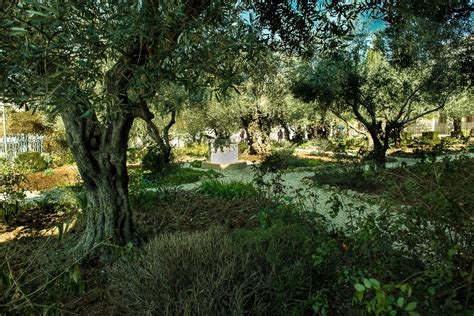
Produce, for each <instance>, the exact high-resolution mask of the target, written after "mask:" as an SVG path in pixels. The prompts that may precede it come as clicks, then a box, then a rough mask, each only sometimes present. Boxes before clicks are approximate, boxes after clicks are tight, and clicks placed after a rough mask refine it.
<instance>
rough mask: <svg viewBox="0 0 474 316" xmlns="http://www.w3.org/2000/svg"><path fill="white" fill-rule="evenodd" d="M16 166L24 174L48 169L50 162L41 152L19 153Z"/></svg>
mask: <svg viewBox="0 0 474 316" xmlns="http://www.w3.org/2000/svg"><path fill="white" fill-rule="evenodd" d="M15 165H16V166H17V168H18V169H19V170H21V171H23V172H39V171H44V170H46V169H47V168H48V162H47V161H46V160H45V159H44V157H43V156H42V155H41V153H39V152H26V153H19V154H18V155H17V156H16V158H15Z"/></svg>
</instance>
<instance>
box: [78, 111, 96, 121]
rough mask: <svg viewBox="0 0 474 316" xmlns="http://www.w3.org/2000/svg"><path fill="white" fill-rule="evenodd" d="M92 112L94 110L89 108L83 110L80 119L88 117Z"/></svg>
mask: <svg viewBox="0 0 474 316" xmlns="http://www.w3.org/2000/svg"><path fill="white" fill-rule="evenodd" d="M92 112H94V111H93V110H92V109H89V110H87V111H85V112H84V113H83V114H82V115H81V116H79V118H80V119H85V118H88V117H89V116H91V115H92Z"/></svg>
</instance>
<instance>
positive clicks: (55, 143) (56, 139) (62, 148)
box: [44, 133, 75, 167]
mask: <svg viewBox="0 0 474 316" xmlns="http://www.w3.org/2000/svg"><path fill="white" fill-rule="evenodd" d="M44 148H45V151H46V152H48V153H49V154H50V155H51V158H52V164H53V165H54V166H55V167H61V166H64V165H70V164H73V163H74V162H75V160H74V156H73V155H72V152H71V150H70V149H69V146H68V144H67V141H66V135H64V134H60V133H55V134H52V135H49V136H46V137H45V139H44Z"/></svg>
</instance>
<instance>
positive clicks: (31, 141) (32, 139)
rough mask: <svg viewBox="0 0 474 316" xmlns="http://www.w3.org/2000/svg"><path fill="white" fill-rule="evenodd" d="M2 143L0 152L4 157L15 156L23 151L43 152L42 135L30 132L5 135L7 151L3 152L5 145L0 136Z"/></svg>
mask: <svg viewBox="0 0 474 316" xmlns="http://www.w3.org/2000/svg"><path fill="white" fill-rule="evenodd" d="M0 140H1V142H2V144H0V154H1V155H2V156H3V157H6V158H12V157H15V156H16V155H17V154H18V153H24V152H31V151H35V152H40V153H42V152H43V143H44V136H43V135H31V134H13V135H7V137H6V145H7V152H6V153H5V145H4V139H3V137H2V138H0Z"/></svg>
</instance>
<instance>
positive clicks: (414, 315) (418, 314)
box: [408, 312, 420, 316]
mask: <svg viewBox="0 0 474 316" xmlns="http://www.w3.org/2000/svg"><path fill="white" fill-rule="evenodd" d="M408 315H409V316H420V313H418V312H408Z"/></svg>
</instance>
